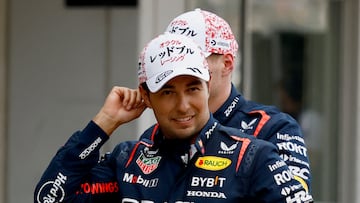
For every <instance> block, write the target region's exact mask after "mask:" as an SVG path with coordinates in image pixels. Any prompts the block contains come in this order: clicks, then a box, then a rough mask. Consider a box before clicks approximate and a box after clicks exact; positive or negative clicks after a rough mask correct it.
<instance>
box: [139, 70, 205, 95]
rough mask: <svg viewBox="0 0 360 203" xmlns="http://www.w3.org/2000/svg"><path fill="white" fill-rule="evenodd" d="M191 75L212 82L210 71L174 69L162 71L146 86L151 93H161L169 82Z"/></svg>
mask: <svg viewBox="0 0 360 203" xmlns="http://www.w3.org/2000/svg"><path fill="white" fill-rule="evenodd" d="M180 75H189V76H194V77H197V78H200V79H202V80H205V81H209V80H210V73H209V70H208V69H204V68H200V69H199V68H178V67H177V68H173V69H167V70H164V71H162V72H161V73H158V74H156V75H155V76H154V77H151V78H149V79H148V80H147V81H146V84H147V86H148V88H149V90H150V92H152V93H155V92H157V91H159V90H160V89H161V88H162V87H163V86H164V85H165V84H166V83H167V82H168V81H169V80H171V79H173V78H175V77H177V76H180Z"/></svg>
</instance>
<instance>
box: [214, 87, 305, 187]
mask: <svg viewBox="0 0 360 203" xmlns="http://www.w3.org/2000/svg"><path fill="white" fill-rule="evenodd" d="M214 117H215V118H216V119H217V120H218V121H219V122H220V123H221V124H222V125H224V126H229V127H233V128H237V129H240V130H241V131H242V132H245V133H246V134H249V135H254V136H255V137H257V138H259V139H262V140H266V141H269V142H271V143H273V144H274V145H275V146H276V147H277V148H278V150H279V154H280V156H281V157H282V158H283V159H284V160H285V162H286V164H287V165H288V166H289V168H290V170H291V171H292V173H293V174H294V175H295V176H296V178H297V179H298V180H299V181H300V182H302V183H303V186H304V187H305V188H307V190H308V191H309V192H310V193H311V173H310V164H309V159H308V155H307V148H306V144H305V142H304V137H303V134H302V131H301V127H300V125H299V124H298V123H297V121H296V120H295V119H293V118H292V117H291V116H290V115H288V114H285V113H282V112H280V111H279V110H278V109H277V108H275V107H274V106H266V105H262V104H258V103H256V102H253V101H248V100H246V99H245V98H244V97H243V96H242V95H241V94H240V93H238V92H237V90H236V88H235V87H234V86H232V89H231V94H230V96H229V97H228V99H227V100H226V102H225V103H224V104H223V105H222V106H221V107H220V108H219V109H218V110H217V111H216V112H215V113H214ZM304 181H305V182H304Z"/></svg>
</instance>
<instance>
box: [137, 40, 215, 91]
mask: <svg viewBox="0 0 360 203" xmlns="http://www.w3.org/2000/svg"><path fill="white" fill-rule="evenodd" d="M179 75H190V76H195V77H198V78H200V79H203V80H205V81H209V79H210V74H209V69H208V64H207V62H206V58H205V55H204V53H203V52H202V50H201V49H200V47H199V45H197V44H196V43H195V42H194V41H193V40H192V39H191V38H188V37H186V36H183V35H178V34H171V33H164V34H162V35H159V36H158V37H156V38H155V39H153V40H151V41H150V42H149V43H148V44H147V45H146V46H145V47H144V49H143V50H142V52H141V54H140V57H139V69H138V79H139V83H140V84H141V83H143V82H146V84H147V86H148V88H149V90H150V91H151V92H157V91H158V90H159V89H160V88H161V87H162V86H163V85H164V84H166V83H167V82H168V81H169V80H171V79H172V78H174V77H176V76H179Z"/></svg>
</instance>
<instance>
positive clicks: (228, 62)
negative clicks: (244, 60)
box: [223, 54, 234, 74]
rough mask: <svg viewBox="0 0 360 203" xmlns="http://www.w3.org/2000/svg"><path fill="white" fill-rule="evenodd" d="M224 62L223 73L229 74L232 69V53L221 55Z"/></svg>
mask: <svg viewBox="0 0 360 203" xmlns="http://www.w3.org/2000/svg"><path fill="white" fill-rule="evenodd" d="M223 62H224V69H223V71H224V73H225V74H231V73H232V71H233V70H234V56H233V55H232V54H224V55H223Z"/></svg>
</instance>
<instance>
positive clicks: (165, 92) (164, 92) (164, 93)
mask: <svg viewBox="0 0 360 203" xmlns="http://www.w3.org/2000/svg"><path fill="white" fill-rule="evenodd" d="M170 94H171V91H168V90H165V91H163V92H162V95H170Z"/></svg>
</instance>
